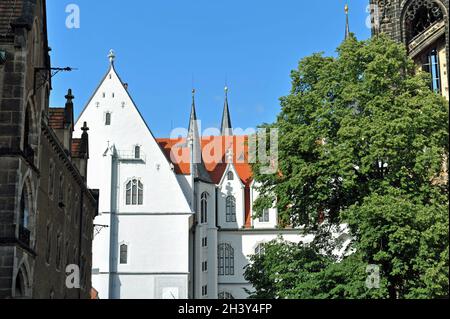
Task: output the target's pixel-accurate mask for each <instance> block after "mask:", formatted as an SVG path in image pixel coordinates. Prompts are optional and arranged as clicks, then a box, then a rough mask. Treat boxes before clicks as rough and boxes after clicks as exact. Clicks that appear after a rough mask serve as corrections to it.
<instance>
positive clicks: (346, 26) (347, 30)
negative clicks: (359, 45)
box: [344, 3, 350, 40]
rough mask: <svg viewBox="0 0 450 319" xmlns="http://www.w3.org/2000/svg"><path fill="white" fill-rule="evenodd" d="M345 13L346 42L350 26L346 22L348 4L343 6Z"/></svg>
mask: <svg viewBox="0 0 450 319" xmlns="http://www.w3.org/2000/svg"><path fill="white" fill-rule="evenodd" d="M344 11H345V40H347V39H348V38H349V37H350V25H349V22H348V4H347V3H346V4H345V7H344Z"/></svg>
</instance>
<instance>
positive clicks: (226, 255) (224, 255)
mask: <svg viewBox="0 0 450 319" xmlns="http://www.w3.org/2000/svg"><path fill="white" fill-rule="evenodd" d="M217 258H218V268H219V269H218V271H219V276H233V275H234V249H233V247H231V245H230V244H220V245H219V249H218V254H217Z"/></svg>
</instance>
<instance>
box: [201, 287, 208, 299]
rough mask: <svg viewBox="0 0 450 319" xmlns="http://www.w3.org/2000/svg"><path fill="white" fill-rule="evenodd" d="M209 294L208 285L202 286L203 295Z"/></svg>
mask: <svg viewBox="0 0 450 319" xmlns="http://www.w3.org/2000/svg"><path fill="white" fill-rule="evenodd" d="M207 295H208V286H207V285H205V286H202V296H203V297H205V296H207Z"/></svg>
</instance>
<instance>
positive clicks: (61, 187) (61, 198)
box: [58, 173, 64, 203]
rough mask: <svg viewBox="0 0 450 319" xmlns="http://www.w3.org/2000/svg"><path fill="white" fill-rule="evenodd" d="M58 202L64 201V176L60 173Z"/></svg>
mask: <svg viewBox="0 0 450 319" xmlns="http://www.w3.org/2000/svg"><path fill="white" fill-rule="evenodd" d="M58 200H59V202H60V203H63V202H64V176H63V174H62V173H60V174H59V197H58Z"/></svg>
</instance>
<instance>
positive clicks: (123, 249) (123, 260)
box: [119, 244, 128, 265]
mask: <svg viewBox="0 0 450 319" xmlns="http://www.w3.org/2000/svg"><path fill="white" fill-rule="evenodd" d="M119 257H120V258H119V263H120V264H122V265H123V264H127V263H128V245H127V244H121V245H120V256H119Z"/></svg>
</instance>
